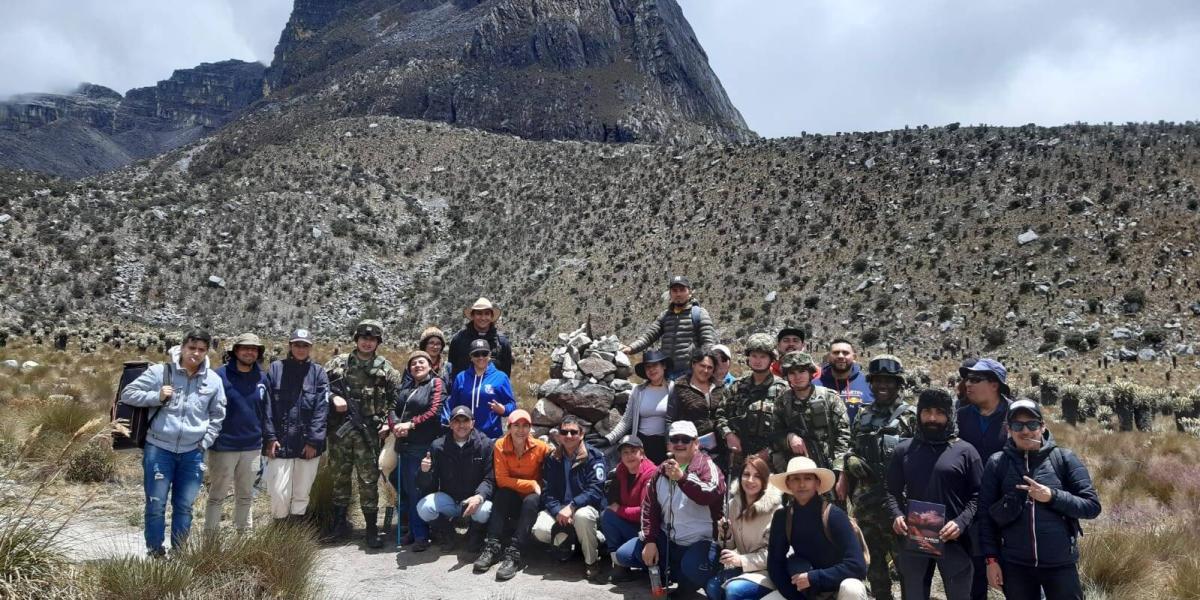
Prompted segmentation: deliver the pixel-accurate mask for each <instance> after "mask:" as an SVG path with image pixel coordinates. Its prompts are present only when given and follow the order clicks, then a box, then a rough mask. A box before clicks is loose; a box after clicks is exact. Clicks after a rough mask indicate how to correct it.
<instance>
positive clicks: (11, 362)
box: [0, 358, 21, 371]
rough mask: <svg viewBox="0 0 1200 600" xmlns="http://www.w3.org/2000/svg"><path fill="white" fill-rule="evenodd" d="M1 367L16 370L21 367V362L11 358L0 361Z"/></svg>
mask: <svg viewBox="0 0 1200 600" xmlns="http://www.w3.org/2000/svg"><path fill="white" fill-rule="evenodd" d="M0 367H4V368H5V369H12V370H14V371H16V370H17V369H20V368H21V363H19V362H17V361H15V360H13V359H11V358H10V359H8V360H6V361H4V362H0Z"/></svg>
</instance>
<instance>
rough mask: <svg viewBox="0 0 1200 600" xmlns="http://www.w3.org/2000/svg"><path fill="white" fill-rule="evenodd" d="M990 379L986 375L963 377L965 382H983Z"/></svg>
mask: <svg viewBox="0 0 1200 600" xmlns="http://www.w3.org/2000/svg"><path fill="white" fill-rule="evenodd" d="M991 380H992V378H991V377H988V376H987V375H967V376H966V377H964V378H963V381H966V382H967V383H983V382H985V381H991Z"/></svg>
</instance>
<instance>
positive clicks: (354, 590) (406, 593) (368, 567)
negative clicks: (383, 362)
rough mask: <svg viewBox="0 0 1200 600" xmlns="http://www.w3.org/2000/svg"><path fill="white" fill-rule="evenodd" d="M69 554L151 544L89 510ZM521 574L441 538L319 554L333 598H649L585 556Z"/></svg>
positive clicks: (131, 550)
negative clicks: (591, 567)
mask: <svg viewBox="0 0 1200 600" xmlns="http://www.w3.org/2000/svg"><path fill="white" fill-rule="evenodd" d="M62 535H63V541H64V543H65V544H66V545H67V547H68V548H69V554H70V555H71V556H72V557H73V558H74V559H76V560H90V559H97V558H105V557H112V556H125V555H140V554H142V553H144V552H145V549H144V544H143V542H142V532H141V529H140V528H135V527H131V526H129V525H127V524H124V523H121V522H119V521H117V520H115V519H105V518H99V517H95V516H91V515H88V516H83V515H81V516H80V517H78V518H76V519H74V520H72V522H71V526H70V529H69V530H65V531H64V532H63V534H62ZM531 554H533V555H532V556H530V557H529V562H530V564H529V566H527V567H526V569H525V571H524V572H522V573H520V574H518V575H517V576H516V578H514V579H513V580H511V581H507V582H498V581H496V578H495V568H493V569H492V571H491V572H489V573H487V574H484V575H475V574H474V573H472V572H471V563H470V558H468V557H467V556H466V555H463V557H462V558H461V559H460V558H459V557H457V556H455V555H439V553H438V552H437V549H436V546H435V547H434V548H431V549H430V550H429V551H427V552H424V553H419V554H418V553H412V552H409V551H407V550H403V551H401V552H399V553H397V552H396V551H395V550H391V551H384V550H380V551H372V552H368V551H366V550H365V549H364V548H362V547H361V545H360V544H345V545H342V546H326V547H323V548H322V550H321V554H320V558H319V561H318V568H319V569H320V571H321V573H320V576H319V581H320V585H321V586H322V591H323V596H324V597H326V598H332V599H343V598H344V599H351V598H366V597H375V598H393V599H401V600H409V599H411V600H426V599H428V600H440V599H445V600H450V599H454V600H517V599H518V598H571V599H572V600H601V599H602V600H612V599H613V598H617V597H624V598H628V599H631V600H634V599H643V598H650V597H651V596H650V594H649V591H648V589H647V586H646V585H645V584H644V583H643V582H635V583H627V584H623V585H620V586H611V585H592V584H589V583H587V582H586V581H584V580H583V565H582V563H581V562H579V561H575V562H570V563H566V564H560V563H558V562H557V561H555V560H554V559H552V558H550V557H548V556H546V555H543V554H541V553H538V552H534V553H531Z"/></svg>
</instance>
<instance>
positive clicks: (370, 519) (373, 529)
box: [363, 510, 383, 548]
mask: <svg viewBox="0 0 1200 600" xmlns="http://www.w3.org/2000/svg"><path fill="white" fill-rule="evenodd" d="M378 518H379V513H378V512H377V511H373V510H372V511H365V510H364V511H363V520H365V521H366V522H367V531H366V533H364V534H363V537H365V538H366V540H367V547H368V548H382V547H383V540H381V539H379V523H378V522H377V521H376V519H378Z"/></svg>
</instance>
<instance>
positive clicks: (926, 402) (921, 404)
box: [917, 388, 954, 417]
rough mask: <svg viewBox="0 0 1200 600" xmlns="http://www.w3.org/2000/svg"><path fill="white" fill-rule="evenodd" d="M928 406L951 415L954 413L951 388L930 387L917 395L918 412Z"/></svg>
mask: <svg viewBox="0 0 1200 600" xmlns="http://www.w3.org/2000/svg"><path fill="white" fill-rule="evenodd" d="M927 408H936V409H937V410H940V411H942V414H944V415H946V416H948V417H949V416H951V415H953V413H954V397H953V396H951V395H950V392H949V390H944V389H942V388H929V389H927V390H925V391H923V392H921V395H920V396H918V397H917V412H921V411H923V410H925V409H927Z"/></svg>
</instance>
